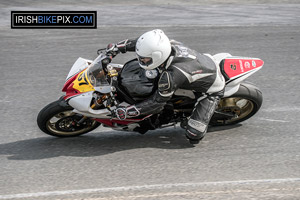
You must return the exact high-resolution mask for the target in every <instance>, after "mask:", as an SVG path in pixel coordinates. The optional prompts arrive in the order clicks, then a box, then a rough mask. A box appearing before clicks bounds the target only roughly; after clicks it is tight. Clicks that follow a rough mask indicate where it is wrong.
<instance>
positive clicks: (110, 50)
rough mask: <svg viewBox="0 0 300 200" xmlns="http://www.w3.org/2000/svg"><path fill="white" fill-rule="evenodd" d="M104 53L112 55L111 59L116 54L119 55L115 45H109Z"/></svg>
mask: <svg viewBox="0 0 300 200" xmlns="http://www.w3.org/2000/svg"><path fill="white" fill-rule="evenodd" d="M106 53H109V54H111V55H112V57H115V56H116V55H117V54H118V53H120V51H119V49H118V47H117V45H115V44H113V43H110V44H108V45H107V47H106Z"/></svg>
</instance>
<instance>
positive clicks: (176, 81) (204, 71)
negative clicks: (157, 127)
mask: <svg viewBox="0 0 300 200" xmlns="http://www.w3.org/2000/svg"><path fill="white" fill-rule="evenodd" d="M128 51H135V52H136V55H137V58H138V61H139V64H140V66H141V67H142V68H143V69H145V70H153V69H157V70H158V71H159V76H160V78H159V79H158V89H157V91H156V92H155V93H154V94H153V95H152V96H151V97H150V98H148V99H146V100H144V101H142V102H140V103H137V104H136V105H131V106H128V107H118V108H116V109H115V110H114V111H113V112H114V114H115V115H116V116H117V117H118V118H119V119H121V120H123V119H126V117H136V116H138V115H148V114H155V113H159V112H160V111H161V110H162V109H163V107H164V106H165V105H166V102H167V101H168V100H170V99H171V97H172V95H173V94H174V92H175V91H176V90H177V89H185V90H192V91H194V92H196V93H198V94H202V95H201V97H200V98H199V99H198V100H197V103H196V104H195V106H194V109H193V112H192V115H191V116H190V117H189V119H188V121H187V125H186V137H187V138H188V139H189V140H190V143H192V144H197V143H199V141H200V140H201V139H203V137H204V135H205V133H206V132H207V128H208V124H209V121H210V119H211V117H212V115H213V113H214V111H215V109H216V107H217V105H218V103H219V99H220V97H222V96H223V94H224V87H225V80H224V77H223V76H222V74H221V72H220V69H219V67H218V66H217V63H216V62H215V61H214V58H213V57H212V56H211V55H209V54H200V53H198V52H196V51H194V50H192V49H190V48H188V47H186V46H184V45H183V44H181V43H179V42H177V41H174V40H171V41H170V40H169V38H168V37H167V36H166V35H165V34H164V32H163V31H162V30H160V29H156V30H152V31H148V32H146V33H144V34H143V35H141V36H140V37H139V38H137V39H132V40H130V39H127V40H124V41H121V42H118V43H117V44H116V45H115V44H109V45H108V47H107V52H111V53H112V54H113V55H114V56H115V55H117V54H118V53H119V52H121V53H126V52H128Z"/></svg>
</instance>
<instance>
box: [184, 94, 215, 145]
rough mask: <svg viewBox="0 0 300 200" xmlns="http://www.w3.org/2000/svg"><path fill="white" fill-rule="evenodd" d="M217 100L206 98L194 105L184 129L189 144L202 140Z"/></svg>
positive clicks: (211, 97) (210, 97)
mask: <svg viewBox="0 0 300 200" xmlns="http://www.w3.org/2000/svg"><path fill="white" fill-rule="evenodd" d="M219 100H220V97H219V96H207V97H205V98H204V99H203V98H202V99H199V100H198V102H197V103H196V106H195V108H194V110H193V113H192V115H191V117H190V119H189V120H188V123H187V128H186V137H187V138H188V139H189V141H190V143H191V144H198V143H199V142H200V141H201V140H202V139H203V138H204V136H205V134H206V132H207V128H208V124H209V121H210V119H211V117H212V116H213V114H214V112H215V110H216V108H217V106H218V103H219Z"/></svg>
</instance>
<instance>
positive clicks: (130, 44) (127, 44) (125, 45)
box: [116, 38, 138, 53]
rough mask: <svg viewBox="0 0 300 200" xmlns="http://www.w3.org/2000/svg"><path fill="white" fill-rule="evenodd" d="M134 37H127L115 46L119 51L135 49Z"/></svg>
mask: <svg viewBox="0 0 300 200" xmlns="http://www.w3.org/2000/svg"><path fill="white" fill-rule="evenodd" d="M137 40H138V38H136V39H127V40H123V41H121V42H118V43H117V44H116V47H117V48H118V50H119V51H120V52H121V53H126V52H127V51H135V45H136V41H137Z"/></svg>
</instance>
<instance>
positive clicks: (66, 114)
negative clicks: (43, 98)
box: [37, 99, 100, 137]
mask: <svg viewBox="0 0 300 200" xmlns="http://www.w3.org/2000/svg"><path fill="white" fill-rule="evenodd" d="M72 110H73V108H72V107H71V106H69V105H68V104H67V103H66V102H65V101H64V100H63V99H60V100H57V101H55V102H53V103H50V104H49V105H47V106H46V107H45V108H43V109H42V110H41V111H40V113H39V114H38V117H37V124H38V126H39V128H40V129H41V130H42V131H43V132H44V133H46V134H48V135H52V136H56V137H75V136H79V135H82V134H85V133H88V132H90V131H92V130H94V129H96V128H97V127H98V126H99V125H100V123H99V122H97V121H94V120H91V119H89V118H84V116H82V115H80V114H77V113H74V112H72Z"/></svg>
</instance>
